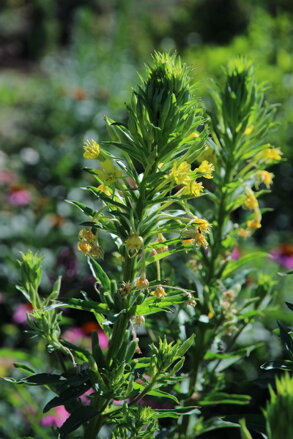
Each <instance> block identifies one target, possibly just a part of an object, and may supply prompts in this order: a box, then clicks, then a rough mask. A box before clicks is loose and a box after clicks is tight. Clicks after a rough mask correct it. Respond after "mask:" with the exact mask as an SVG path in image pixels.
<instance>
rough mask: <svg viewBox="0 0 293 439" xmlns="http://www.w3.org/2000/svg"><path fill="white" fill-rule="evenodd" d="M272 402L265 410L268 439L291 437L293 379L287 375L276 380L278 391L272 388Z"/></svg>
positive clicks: (292, 432)
mask: <svg viewBox="0 0 293 439" xmlns="http://www.w3.org/2000/svg"><path fill="white" fill-rule="evenodd" d="M270 397H271V398H270V401H269V402H268V403H267V405H266V408H265V410H264V415H265V418H266V427H267V433H268V439H277V438H279V437H291V436H292V434H293V431H292V423H291V414H292V407H293V379H292V376H290V375H289V374H287V373H285V374H284V375H283V376H282V377H281V378H276V390H273V389H272V387H270Z"/></svg>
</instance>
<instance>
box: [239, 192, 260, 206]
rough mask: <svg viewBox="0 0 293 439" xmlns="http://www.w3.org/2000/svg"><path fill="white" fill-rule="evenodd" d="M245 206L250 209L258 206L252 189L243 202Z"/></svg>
mask: <svg viewBox="0 0 293 439" xmlns="http://www.w3.org/2000/svg"><path fill="white" fill-rule="evenodd" d="M243 207H244V208H245V209H250V210H255V209H257V208H258V201H257V199H256V197H255V195H254V193H253V192H252V191H251V190H248V191H247V194H246V198H245V200H244V202H243Z"/></svg>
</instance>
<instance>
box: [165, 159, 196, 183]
mask: <svg viewBox="0 0 293 439" xmlns="http://www.w3.org/2000/svg"><path fill="white" fill-rule="evenodd" d="M190 172H191V166H190V164H189V163H187V162H182V163H180V165H177V162H175V163H174V164H173V167H172V169H171V172H170V176H171V178H172V179H173V180H174V181H175V183H177V184H185V183H187V182H188V181H189V180H190V177H189V174H190Z"/></svg>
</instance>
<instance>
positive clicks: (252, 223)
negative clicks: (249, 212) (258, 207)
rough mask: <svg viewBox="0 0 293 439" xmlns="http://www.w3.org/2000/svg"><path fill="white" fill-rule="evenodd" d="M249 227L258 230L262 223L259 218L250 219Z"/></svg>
mask: <svg viewBox="0 0 293 439" xmlns="http://www.w3.org/2000/svg"><path fill="white" fill-rule="evenodd" d="M246 224H247V227H248V228H249V229H251V230H256V229H260V228H261V223H260V221H259V220H258V219H254V220H249V221H247V222H246Z"/></svg>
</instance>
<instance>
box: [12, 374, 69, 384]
mask: <svg viewBox="0 0 293 439" xmlns="http://www.w3.org/2000/svg"><path fill="white" fill-rule="evenodd" d="M62 380H63V377H62V376H61V375H56V374H51V373H37V374H36V375H31V376H29V377H26V378H22V379H21V380H20V381H19V383H28V384H37V385H46V384H55V383H59V382H60V381H62Z"/></svg>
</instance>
